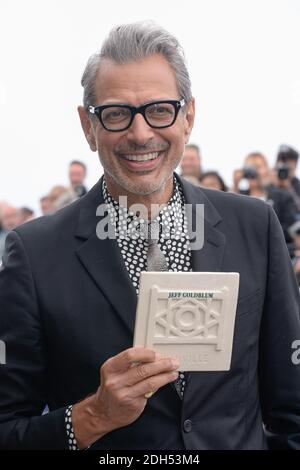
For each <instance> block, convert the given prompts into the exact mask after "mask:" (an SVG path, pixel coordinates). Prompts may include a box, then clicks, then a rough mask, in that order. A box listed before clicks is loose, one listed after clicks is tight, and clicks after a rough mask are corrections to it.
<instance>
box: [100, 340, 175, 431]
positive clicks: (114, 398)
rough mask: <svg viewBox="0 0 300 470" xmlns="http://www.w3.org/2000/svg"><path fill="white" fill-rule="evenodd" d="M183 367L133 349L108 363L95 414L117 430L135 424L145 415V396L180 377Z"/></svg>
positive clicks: (103, 374) (138, 349)
mask: <svg viewBox="0 0 300 470" xmlns="http://www.w3.org/2000/svg"><path fill="white" fill-rule="evenodd" d="M178 367H179V363H178V361H177V360H175V359H172V358H170V357H162V356H161V355H159V354H156V353H155V352H154V351H152V350H151V349H145V348H141V347H136V348H130V349H127V350H126V351H123V352H122V353H120V354H118V355H117V356H115V357H112V358H111V359H109V360H108V361H106V362H105V363H104V364H103V366H102V367H101V370H100V375H101V385H100V387H99V388H98V390H97V393H96V395H95V401H94V406H95V413H97V414H98V415H99V417H101V419H102V420H104V421H105V422H106V423H107V424H108V426H109V427H110V428H111V430H113V429H117V428H120V427H123V426H127V425H128V424H131V423H133V422H134V421H135V420H136V419H137V418H138V417H139V416H140V415H141V413H142V412H143V410H144V408H145V406H146V403H147V399H146V398H145V394H146V393H148V392H150V391H152V392H156V391H157V390H158V389H159V388H161V387H163V386H164V385H166V384H168V383H170V382H173V381H174V380H175V379H176V378H177V377H178V372H176V369H178Z"/></svg>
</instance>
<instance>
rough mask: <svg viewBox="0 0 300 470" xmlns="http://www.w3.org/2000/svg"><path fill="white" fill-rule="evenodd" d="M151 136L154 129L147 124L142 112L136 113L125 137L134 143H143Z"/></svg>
mask: <svg viewBox="0 0 300 470" xmlns="http://www.w3.org/2000/svg"><path fill="white" fill-rule="evenodd" d="M153 137H154V129H152V127H150V126H149V125H148V124H147V122H146V121H145V119H144V117H143V116H142V114H140V113H138V114H136V115H135V116H134V119H133V121H132V123H131V126H130V127H129V129H128V131H127V139H128V140H129V141H131V142H134V143H136V144H140V145H143V144H145V143H146V142H148V141H149V140H151V139H152V138H153Z"/></svg>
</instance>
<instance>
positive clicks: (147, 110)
mask: <svg viewBox="0 0 300 470" xmlns="http://www.w3.org/2000/svg"><path fill="white" fill-rule="evenodd" d="M184 105H185V101H184V99H182V100H180V101H177V100H164V101H153V102H152V103H147V104H143V105H142V106H139V107H137V108H136V107H135V106H129V105H127V104H106V105H104V106H89V107H88V110H89V112H90V113H92V114H96V116H97V117H98V119H99V121H100V122H101V124H102V126H103V127H104V129H106V130H107V131H110V132H120V131H126V129H128V128H129V127H130V126H131V124H132V121H133V119H134V116H135V115H136V114H142V116H143V117H144V119H145V121H146V123H147V124H148V125H149V126H150V127H153V128H155V129H163V128H165V127H170V126H172V125H173V124H174V122H175V121H176V118H177V115H178V113H179V110H180V108H182V107H183V106H184Z"/></svg>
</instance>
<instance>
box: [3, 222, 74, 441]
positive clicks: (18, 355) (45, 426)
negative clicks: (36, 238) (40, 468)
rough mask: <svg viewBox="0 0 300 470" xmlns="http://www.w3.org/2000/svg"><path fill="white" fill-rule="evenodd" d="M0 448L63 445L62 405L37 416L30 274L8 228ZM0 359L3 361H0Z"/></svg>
mask: <svg viewBox="0 0 300 470" xmlns="http://www.w3.org/2000/svg"><path fill="white" fill-rule="evenodd" d="M0 340H1V341H2V343H1V344H2V345H3V344H4V345H5V351H6V358H5V363H4V364H0V449H12V448H14V449H40V448H43V449H64V448H67V438H66V431H65V424H64V418H65V407H63V408H60V409H57V410H54V411H50V412H49V413H48V414H45V415H42V412H43V410H44V408H45V405H46V396H47V393H46V392H47V391H46V361H45V352H44V342H43V331H42V326H41V321H40V312H39V307H38V301H37V297H36V291H35V284H34V279H33V276H32V273H31V269H30V264H29V260H28V257H27V255H26V251H25V249H24V246H23V243H22V240H21V238H20V236H19V235H18V233H17V232H15V231H12V232H10V233H9V234H8V236H7V240H6V249H5V253H4V256H3V262H2V266H1V268H0ZM2 362H3V361H2Z"/></svg>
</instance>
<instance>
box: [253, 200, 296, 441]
mask: <svg viewBox="0 0 300 470" xmlns="http://www.w3.org/2000/svg"><path fill="white" fill-rule="evenodd" d="M266 289H267V290H266V299H265V305H264V311H263V317H262V323H261V333H260V352H259V384H260V400H261V407H262V414H263V422H264V425H265V434H266V437H267V441H268V446H269V448H270V449H300V364H295V363H294V362H295V361H293V360H292V357H293V352H294V349H293V346H292V345H293V342H294V341H295V340H300V315H299V289H298V286H297V284H296V280H295V276H294V273H293V270H292V265H291V261H290V258H289V255H288V251H287V248H286V244H285V240H284V236H283V233H282V230H281V227H280V225H279V222H278V219H277V217H276V215H275V213H274V211H273V210H272V209H271V208H269V241H268V276H267V286H266Z"/></svg>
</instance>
